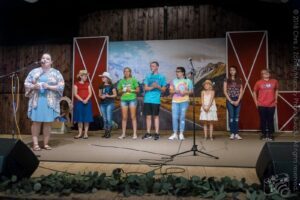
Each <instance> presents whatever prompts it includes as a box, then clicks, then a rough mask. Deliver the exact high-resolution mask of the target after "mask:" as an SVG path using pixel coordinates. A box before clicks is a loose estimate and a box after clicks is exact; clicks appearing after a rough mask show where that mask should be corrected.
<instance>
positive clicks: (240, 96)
mask: <svg viewBox="0 0 300 200" xmlns="http://www.w3.org/2000/svg"><path fill="white" fill-rule="evenodd" d="M243 95H244V89H243V85H242V84H241V88H240V95H239V98H238V100H237V101H236V106H237V105H238V104H239V103H240V101H241V99H242V97H243Z"/></svg>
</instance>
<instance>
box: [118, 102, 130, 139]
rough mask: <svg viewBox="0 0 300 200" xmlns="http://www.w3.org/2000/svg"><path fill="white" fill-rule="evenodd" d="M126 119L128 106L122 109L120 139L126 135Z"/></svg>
mask: <svg viewBox="0 0 300 200" xmlns="http://www.w3.org/2000/svg"><path fill="white" fill-rule="evenodd" d="M127 118H128V106H123V107H122V135H121V136H120V137H121V138H123V137H125V135H126V126H127Z"/></svg>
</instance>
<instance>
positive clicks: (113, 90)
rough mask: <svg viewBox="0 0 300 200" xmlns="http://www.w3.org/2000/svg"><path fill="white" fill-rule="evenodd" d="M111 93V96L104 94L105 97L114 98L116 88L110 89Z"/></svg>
mask: <svg viewBox="0 0 300 200" xmlns="http://www.w3.org/2000/svg"><path fill="white" fill-rule="evenodd" d="M112 93H113V94H112V95H109V94H106V97H109V98H115V97H116V96H117V90H116V88H113V89H112Z"/></svg>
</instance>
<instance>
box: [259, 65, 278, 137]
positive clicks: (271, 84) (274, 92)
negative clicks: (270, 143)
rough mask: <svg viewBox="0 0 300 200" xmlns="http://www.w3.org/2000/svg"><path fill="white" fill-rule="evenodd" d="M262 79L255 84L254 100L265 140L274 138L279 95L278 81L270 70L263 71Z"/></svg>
mask: <svg viewBox="0 0 300 200" xmlns="http://www.w3.org/2000/svg"><path fill="white" fill-rule="evenodd" d="M261 77H262V78H261V79H260V80H259V81H257V82H256V83H255V86H254V94H253V98H254V102H255V104H256V107H257V108H258V112H259V117H260V127H261V132H262V136H261V138H262V139H263V140H273V133H274V114H275V108H276V105H277V97H278V81H277V80H275V79H271V78H270V77H271V74H270V71H269V70H267V69H264V70H262V71H261Z"/></svg>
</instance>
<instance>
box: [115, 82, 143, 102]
mask: <svg viewBox="0 0 300 200" xmlns="http://www.w3.org/2000/svg"><path fill="white" fill-rule="evenodd" d="M138 87H139V83H138V81H137V80H136V79H135V78H134V77H131V78H130V79H121V80H120V81H119V83H118V90H122V91H126V90H127V88H129V89H130V90H131V91H134V90H136V88H138ZM134 99H136V93H135V92H126V93H123V94H122V96H121V100H122V101H131V100H134Z"/></svg>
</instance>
